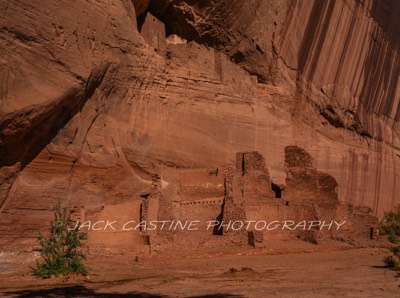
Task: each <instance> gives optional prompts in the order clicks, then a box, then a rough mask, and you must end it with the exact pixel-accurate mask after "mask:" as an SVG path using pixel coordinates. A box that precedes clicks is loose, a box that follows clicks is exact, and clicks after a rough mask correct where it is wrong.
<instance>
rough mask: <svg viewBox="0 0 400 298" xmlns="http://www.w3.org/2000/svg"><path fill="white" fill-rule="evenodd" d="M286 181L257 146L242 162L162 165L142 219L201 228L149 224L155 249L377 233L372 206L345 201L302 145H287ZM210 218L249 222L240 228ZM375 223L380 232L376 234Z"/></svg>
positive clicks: (148, 239) (350, 238)
mask: <svg viewBox="0 0 400 298" xmlns="http://www.w3.org/2000/svg"><path fill="white" fill-rule="evenodd" d="M285 167H286V173H287V179H286V185H280V186H279V185H276V184H274V183H273V181H272V180H271V177H270V175H269V172H268V168H267V167H266V164H265V160H264V157H263V156H262V155H261V154H260V153H258V152H256V151H254V152H240V153H237V154H236V166H235V168H226V169H212V170H210V169H180V168H175V167H169V166H166V165H162V166H160V168H159V173H158V174H157V175H156V176H155V177H154V179H153V191H152V193H151V194H149V195H145V196H143V197H142V203H141V207H140V221H141V222H142V221H147V222H149V221H155V222H158V225H159V222H161V221H168V222H179V221H180V222H187V221H189V222H190V221H193V220H197V221H198V223H197V229H195V230H185V229H173V230H168V229H166V230H165V229H160V226H158V228H157V229H153V230H151V231H148V230H145V229H142V230H141V232H140V233H141V237H143V239H145V241H143V244H144V245H146V246H148V247H149V248H150V250H152V251H153V250H161V249H165V248H175V249H176V248H180V249H190V248H193V247H200V246H213V247H216V246H221V245H231V244H239V245H247V244H249V245H252V246H267V245H268V242H269V241H282V240H291V239H301V240H305V241H310V242H313V243H322V242H324V241H326V240H327V239H334V240H340V241H345V242H348V243H354V241H356V240H357V239H359V238H365V239H367V238H372V237H374V236H375V232H376V230H377V225H378V220H377V218H376V217H374V216H373V215H372V210H371V209H369V208H361V207H354V206H350V205H348V204H343V203H341V202H340V200H339V198H338V194H337V183H336V180H335V179H334V178H333V177H332V176H330V175H328V174H326V173H322V172H320V171H318V170H317V169H316V168H315V167H314V166H313V159H312V157H311V156H310V154H308V153H307V152H306V151H305V150H303V149H301V148H299V147H297V146H288V147H286V149H285ZM332 220H336V221H337V222H344V221H345V224H343V225H342V226H341V227H340V229H335V228H332V229H320V226H319V225H318V224H316V225H314V226H313V227H312V228H306V229H302V228H300V229H296V230H287V229H285V230H282V229H275V230H265V229H264V230H261V231H260V229H257V228H256V227H255V226H254V224H255V223H257V222H262V221H266V222H274V221H276V222H288V221H294V222H296V223H298V222H302V221H307V222H311V221H315V222H319V221H321V222H323V221H326V223H325V225H328V223H329V222H331V221H332ZM209 222H223V223H228V222H248V223H249V225H248V226H247V228H242V229H238V230H233V229H230V228H229V227H227V225H226V224H224V225H216V226H212V228H210V227H209V226H207V223H209ZM371 229H372V234H371Z"/></svg>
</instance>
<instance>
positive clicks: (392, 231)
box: [380, 205, 400, 237]
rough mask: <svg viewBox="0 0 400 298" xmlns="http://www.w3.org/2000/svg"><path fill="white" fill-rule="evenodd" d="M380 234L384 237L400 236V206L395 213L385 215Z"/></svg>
mask: <svg viewBox="0 0 400 298" xmlns="http://www.w3.org/2000/svg"><path fill="white" fill-rule="evenodd" d="M380 232H381V233H382V234H383V235H393V236H400V205H397V206H396V208H395V209H394V211H390V212H386V213H385V217H384V218H383V220H382V222H381V226H380ZM393 236H392V237H393Z"/></svg>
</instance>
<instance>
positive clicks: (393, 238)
mask: <svg viewBox="0 0 400 298" xmlns="http://www.w3.org/2000/svg"><path fill="white" fill-rule="evenodd" d="M388 240H389V241H390V242H391V243H393V244H397V242H399V240H398V238H397V236H396V234H394V233H393V232H391V233H390V234H389V236H388Z"/></svg>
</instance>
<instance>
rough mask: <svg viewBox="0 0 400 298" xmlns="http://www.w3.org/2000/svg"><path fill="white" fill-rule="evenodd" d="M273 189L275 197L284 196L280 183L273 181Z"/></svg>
mask: <svg viewBox="0 0 400 298" xmlns="http://www.w3.org/2000/svg"><path fill="white" fill-rule="evenodd" d="M271 189H272V191H273V192H274V193H275V198H276V199H281V198H282V191H283V190H282V188H280V187H279V186H278V185H276V184H275V183H271Z"/></svg>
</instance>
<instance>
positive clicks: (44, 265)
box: [34, 203, 88, 278]
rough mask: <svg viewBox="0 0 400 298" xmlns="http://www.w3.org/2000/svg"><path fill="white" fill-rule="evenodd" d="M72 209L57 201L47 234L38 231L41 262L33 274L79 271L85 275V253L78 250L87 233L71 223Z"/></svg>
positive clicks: (58, 273)
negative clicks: (68, 209) (63, 206)
mask: <svg viewBox="0 0 400 298" xmlns="http://www.w3.org/2000/svg"><path fill="white" fill-rule="evenodd" d="M71 215H72V211H67V209H66V208H61V207H60V203H57V204H56V206H55V208H54V222H53V221H51V222H50V223H51V226H50V228H49V232H50V233H49V235H48V236H44V235H42V234H41V233H39V236H38V242H39V244H40V246H41V247H42V249H41V251H40V255H41V257H42V258H43V262H37V263H36V268H34V274H35V275H36V276H39V277H43V278H48V277H50V276H52V275H55V276H59V275H66V274H68V273H79V274H84V275H86V274H87V273H88V268H87V267H86V266H85V265H84V264H83V260H85V259H86V256H85V254H83V253H82V252H81V251H80V248H81V247H82V246H83V241H84V240H87V234H86V233H83V232H81V231H79V229H77V228H75V227H74V225H73V220H72V218H71Z"/></svg>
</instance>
